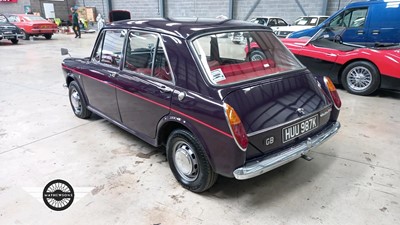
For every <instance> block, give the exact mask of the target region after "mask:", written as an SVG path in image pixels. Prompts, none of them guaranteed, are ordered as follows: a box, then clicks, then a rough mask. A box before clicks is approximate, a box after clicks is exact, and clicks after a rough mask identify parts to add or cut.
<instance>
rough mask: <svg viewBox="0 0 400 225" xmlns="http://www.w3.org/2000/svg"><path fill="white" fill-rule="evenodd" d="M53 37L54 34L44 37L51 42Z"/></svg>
mask: <svg viewBox="0 0 400 225" xmlns="http://www.w3.org/2000/svg"><path fill="white" fill-rule="evenodd" d="M52 36H53V34H45V35H44V37H45V38H46V39H47V40H50V39H51V37H52Z"/></svg>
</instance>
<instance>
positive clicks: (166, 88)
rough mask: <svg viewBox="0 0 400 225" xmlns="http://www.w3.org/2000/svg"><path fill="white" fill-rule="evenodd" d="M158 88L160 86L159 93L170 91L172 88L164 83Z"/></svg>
mask: <svg viewBox="0 0 400 225" xmlns="http://www.w3.org/2000/svg"><path fill="white" fill-rule="evenodd" d="M159 88H160V92H161V93H170V92H172V88H169V87H167V86H165V85H163V86H161V87H159Z"/></svg>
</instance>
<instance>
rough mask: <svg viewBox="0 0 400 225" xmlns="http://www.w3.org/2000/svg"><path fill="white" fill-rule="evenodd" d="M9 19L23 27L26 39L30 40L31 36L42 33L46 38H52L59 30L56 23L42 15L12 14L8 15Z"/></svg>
mask: <svg viewBox="0 0 400 225" xmlns="http://www.w3.org/2000/svg"><path fill="white" fill-rule="evenodd" d="M8 20H9V21H10V22H11V23H13V24H15V25H16V26H18V27H19V28H20V29H21V31H22V33H23V35H24V39H25V40H29V37H30V36H35V37H37V36H40V35H43V36H44V37H45V38H46V39H51V37H52V36H53V34H54V33H56V32H58V28H57V25H56V24H55V23H51V22H49V21H47V20H46V19H44V18H42V17H40V16H35V15H25V14H12V15H8Z"/></svg>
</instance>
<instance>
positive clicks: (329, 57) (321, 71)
mask: <svg viewBox="0 0 400 225" xmlns="http://www.w3.org/2000/svg"><path fill="white" fill-rule="evenodd" d="M295 54H296V57H297V58H298V59H299V60H300V62H301V63H303V65H305V66H306V67H307V68H308V69H309V70H310V71H311V72H312V73H313V74H315V75H321V76H329V77H331V76H332V69H333V66H334V65H335V64H336V59H337V57H338V55H339V54H340V53H339V51H338V50H335V49H329V48H322V47H316V46H314V45H313V44H308V45H307V46H304V47H303V48H301V49H300V50H299V51H298V52H297V53H295Z"/></svg>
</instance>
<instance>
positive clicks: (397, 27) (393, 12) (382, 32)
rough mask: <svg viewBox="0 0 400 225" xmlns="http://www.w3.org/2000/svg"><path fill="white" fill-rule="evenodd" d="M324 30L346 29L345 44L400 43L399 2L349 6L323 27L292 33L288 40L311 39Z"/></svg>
mask: <svg viewBox="0 0 400 225" xmlns="http://www.w3.org/2000/svg"><path fill="white" fill-rule="evenodd" d="M323 27H331V28H336V27H344V28H346V29H345V30H344V32H343V33H342V34H340V36H341V37H342V41H344V42H347V43H353V44H358V45H364V46H374V45H378V46H380V45H385V44H393V43H400V1H398V0H390V1H389V0H374V1H362V2H354V3H350V4H349V5H347V6H346V7H344V8H343V9H341V10H339V11H338V12H336V13H335V14H333V15H332V16H331V17H329V18H328V19H327V20H325V21H324V22H323V23H321V24H320V25H318V26H316V27H313V28H309V29H306V30H302V31H297V32H293V33H292V34H290V35H289V36H288V37H289V38H300V37H305V36H307V37H312V36H313V35H314V34H315V33H317V31H318V30H320V29H321V28H323Z"/></svg>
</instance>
